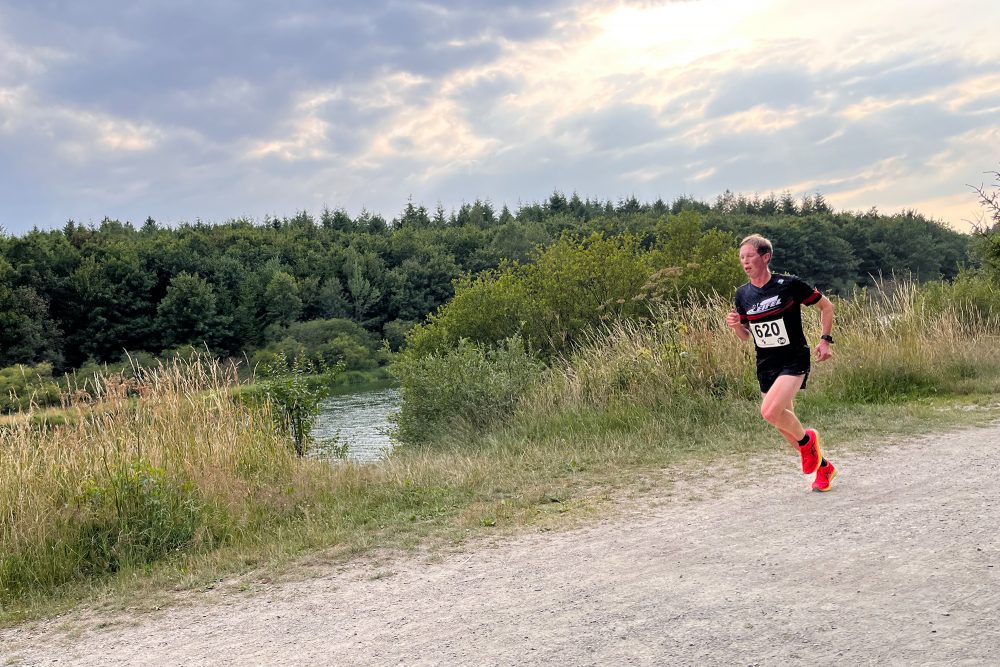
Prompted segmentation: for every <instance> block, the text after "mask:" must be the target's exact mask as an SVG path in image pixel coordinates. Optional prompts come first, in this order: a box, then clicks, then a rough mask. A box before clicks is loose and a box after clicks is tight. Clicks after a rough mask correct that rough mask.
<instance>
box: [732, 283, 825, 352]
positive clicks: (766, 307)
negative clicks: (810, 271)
mask: <svg viewBox="0 0 1000 667" xmlns="http://www.w3.org/2000/svg"><path fill="white" fill-rule="evenodd" d="M821 298H823V295H822V294H820V293H819V290H817V289H815V288H814V287H811V286H810V285H808V284H806V283H805V282H803V281H802V280H801V279H800V278H799V277H798V276H790V275H785V274H782V273H773V274H771V279H770V280H769V281H768V282H767V284H766V285H764V286H763V287H754V286H753V285H752V284H751V283H747V284H745V285H742V286H740V287H739V288H737V290H736V312H738V313H739V314H740V322H741V323H742V324H743V325H744V326H745V327H746V328H747V329H749V330H750V335H751V336H752V337H753V342H754V346H756V348H757V361H758V362H761V361H764V360H770V359H775V360H777V359H781V358H783V357H786V356H791V355H795V354H798V353H800V352H801V351H802V348H805V349H806V352H807V353H808V350H809V344H808V343H807V342H806V336H805V334H804V333H803V332H802V310H801V308H800V306H811V305H813V304H814V303H816V302H817V301H819V300H820V299H821Z"/></svg>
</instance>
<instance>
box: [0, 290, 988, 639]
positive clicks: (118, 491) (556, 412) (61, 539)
mask: <svg viewBox="0 0 1000 667" xmlns="http://www.w3.org/2000/svg"><path fill="white" fill-rule="evenodd" d="M841 306H842V307H841V308H840V309H839V310H838V313H839V317H838V327H839V328H838V336H837V338H838V343H837V347H836V348H835V350H836V355H837V357H836V359H835V360H834V361H833V362H828V363H826V364H820V365H817V366H816V368H815V372H814V374H813V376H812V377H811V379H810V387H809V389H808V390H806V391H805V392H804V393H803V394H802V395H801V397H800V399H799V400H798V402H797V406H796V407H797V412H798V413H799V415H800V417H801V418H802V419H803V421H805V422H806V423H808V424H810V425H814V426H816V427H818V428H820V429H821V430H822V431H823V434H824V441H825V443H826V447H827V449H828V451H829V453H830V454H831V455H832V456H836V455H837V454H838V453H840V452H844V451H847V450H848V449H858V448H867V447H873V446H878V445H880V444H881V443H884V442H886V441H890V440H897V439H899V438H902V437H906V436H908V435H911V434H914V433H920V432H925V431H932V430H938V429H946V428H952V427H957V426H968V425H977V424H984V423H989V422H992V421H994V420H996V419H997V417H998V416H1000V399H998V396H1000V367H998V365H997V364H996V363H995V362H994V361H992V359H991V357H992V351H993V350H995V349H997V342H996V341H997V339H996V332H997V330H998V329H1000V328H998V327H997V326H996V323H995V322H992V321H973V322H971V323H969V322H962V321H960V320H959V319H958V318H956V317H955V314H954V313H953V312H950V311H948V310H947V309H945V310H943V311H940V312H937V313H936V314H935V313H928V312H927V311H926V310H922V309H921V308H919V307H918V306H920V303H919V301H918V300H917V298H916V296H914V295H912V294H911V295H908V296H905V298H900V299H899V300H897V301H896V302H894V303H891V304H890V306H891V309H892V313H891V314H892V315H893V317H892V318H886V317H884V316H885V315H886V314H887V313H886V312H884V310H878V309H877V308H876V307H875V306H872V305H870V304H869V306H868V309H867V311H866V310H865V309H862V308H861V307H860V306H854V305H852V304H841ZM725 308H726V305H725V304H721V303H717V304H709V305H708V306H705V307H704V308H701V309H696V308H693V309H691V310H690V311H688V312H685V313H683V314H682V317H683V319H682V320H677V319H671V318H669V317H666V316H664V317H661V318H660V319H659V320H657V321H655V322H652V323H649V324H647V325H639V324H624V323H621V324H618V325H615V326H613V327H611V328H610V329H609V330H608V331H606V332H603V333H602V334H595V336H594V337H593V339H592V340H591V341H589V343H588V344H587V345H586V346H584V347H582V348H580V349H578V350H576V351H575V352H574V353H572V354H571V355H569V356H568V357H567V358H565V359H562V360H560V361H558V362H557V363H555V364H554V365H552V366H551V367H550V368H549V369H547V370H545V371H543V372H541V373H540V374H539V375H538V376H537V378H536V381H535V382H534V384H533V385H532V387H531V388H530V390H528V391H527V393H525V394H524V395H523V397H522V399H521V400H520V401H518V402H517V403H516V404H515V405H514V406H513V408H512V409H511V408H507V407H505V408H504V410H507V411H506V412H503V413H502V414H500V413H498V415H499V416H498V417H497V418H496V419H495V420H493V421H492V422H490V423H489V424H488V425H486V426H485V427H484V426H482V425H475V426H473V425H470V423H469V422H468V421H463V420H459V421H455V422H452V423H451V424H450V425H449V426H448V428H446V429H445V430H444V431H443V432H442V433H441V435H440V437H439V438H437V439H436V440H435V441H434V442H433V443H430V444H428V445H426V446H404V447H401V448H399V449H398V450H397V451H396V452H395V453H394V455H393V456H392V457H390V458H389V459H387V460H385V461H382V462H379V463H376V464H370V465H356V464H351V463H345V464H337V465H329V464H326V463H323V462H321V461H316V460H311V459H298V458H296V457H294V455H293V454H292V453H291V450H290V447H289V443H287V442H285V441H284V440H283V439H282V438H281V437H280V436H279V435H278V434H276V433H275V432H274V429H273V426H272V422H271V420H270V419H269V416H268V415H267V414H266V411H267V405H266V403H264V404H261V405H257V404H255V405H253V406H252V407H248V406H247V405H246V404H244V403H242V402H239V401H233V400H232V399H231V398H230V396H231V393H230V391H229V389H230V388H231V384H232V383H233V382H236V380H235V379H234V378H232V377H223V376H221V375H220V372H219V370H218V369H215V368H211V367H204V366H199V367H197V368H182V367H173V368H170V369H162V370H161V371H159V374H158V375H157V374H155V373H154V374H152V375H150V376H148V377H145V378H139V379H138V380H128V381H126V380H123V379H122V378H109V379H107V381H106V383H105V384H104V385H103V389H102V392H98V393H99V395H97V396H95V397H94V400H95V401H96V402H98V404H99V405H100V409H99V410H94V409H92V408H91V406H88V405H77V406H74V405H71V406H69V407H68V408H67V409H66V414H65V415H64V417H65V421H66V423H65V425H63V426H59V427H54V428H45V429H39V428H35V427H33V426H32V423H31V420H30V419H27V420H22V421H19V422H15V423H12V424H8V425H7V427H6V428H5V429H0V439H2V440H0V521H2V524H0V624H10V623H14V622H17V621H19V620H24V619H28V618H38V617H44V616H50V615H52V614H55V613H57V612H59V611H62V610H65V609H67V608H70V607H73V606H75V605H79V604H81V603H87V604H91V605H96V606H99V607H102V608H110V609H114V608H123V607H128V608H153V607H158V606H162V605H164V604H171V603H176V602H177V601H178V600H179V599H183V598H184V597H185V596H186V595H189V594H190V593H191V592H202V593H206V594H214V593H215V592H218V591H224V592H231V591H232V592H237V591H246V590H253V589H255V588H256V587H258V586H261V585H267V582H272V581H274V580H276V579H279V578H281V577H294V576H305V575H307V574H308V573H309V572H311V571H312V569H313V568H314V567H316V568H327V567H328V566H329V564H330V563H339V562H344V561H346V560H349V559H351V558H356V557H358V556H359V555H368V556H376V557H377V556H378V554H381V553H384V552H385V550H390V551H391V550H396V549H411V548H415V547H421V548H422V549H429V550H431V551H433V550H435V549H448V548H450V547H451V546H452V545H454V544H461V543H463V542H464V541H466V540H468V539H470V538H475V537H480V536H484V535H491V534H504V533H507V532H508V531H517V530H524V529H526V528H532V529H549V528H555V527H562V526H568V525H573V524H575V523H576V522H578V521H580V520H587V519H590V518H594V517H604V516H608V515H609V514H613V513H614V512H615V511H616V508H617V507H619V505H618V502H617V501H618V500H620V499H622V498H623V497H632V496H634V495H636V494H641V493H654V494H655V493H660V492H663V491H665V490H667V489H668V487H669V485H670V483H671V480H672V479H674V478H676V477H677V476H678V475H683V474H688V473H689V472H690V471H691V470H697V469H698V467H699V466H704V465H707V464H710V463H712V462H716V461H720V460H725V461H726V462H727V465H731V464H732V462H734V461H735V462H739V461H740V460H744V459H745V460H750V459H752V458H754V457H757V456H760V455H762V454H764V453H773V452H781V451H784V449H785V448H786V445H785V444H784V441H783V440H782V439H781V438H780V436H778V435H777V434H776V433H775V432H774V431H773V429H771V428H770V427H768V426H767V425H766V424H765V423H764V422H763V420H762V419H761V418H760V417H759V413H758V402H759V398H758V397H757V395H756V391H755V389H754V387H753V384H752V374H751V373H752V370H749V369H751V367H750V366H749V364H750V363H751V360H750V358H749V356H748V351H747V348H746V346H741V345H740V344H739V343H738V341H736V340H735V338H734V337H732V336H731V334H729V332H728V331H726V330H725V328H724V325H722V324H721V322H722V317H723V315H724V312H725ZM878 308H882V309H886V308H889V306H886V305H884V304H883V305H882V306H878ZM887 322H888V323H889V324H888V325H887V324H886V323H887ZM914 324H919V326H914ZM915 332H916V333H915ZM813 334H815V332H813ZM473 361H474V363H475V364H477V366H476V367H477V368H478V367H479V366H478V364H481V363H482V359H479V358H477V359H474V360H473ZM198 363H202V362H198ZM462 377H464V376H462ZM447 380H448V378H447V377H446V376H445V375H442V381H447ZM129 383H132V384H129ZM453 395H454V396H455V397H456V398H455V399H454V400H461V396H460V395H459V393H458V392H453ZM474 398H475V400H476V401H481V400H482V395H481V393H475V394H474ZM504 405H507V404H506V403H505V404H504ZM788 455H789V461H790V464H791V463H792V462H793V459H792V458H791V457H792V456H794V453H793V452H790V451H789V452H788Z"/></svg>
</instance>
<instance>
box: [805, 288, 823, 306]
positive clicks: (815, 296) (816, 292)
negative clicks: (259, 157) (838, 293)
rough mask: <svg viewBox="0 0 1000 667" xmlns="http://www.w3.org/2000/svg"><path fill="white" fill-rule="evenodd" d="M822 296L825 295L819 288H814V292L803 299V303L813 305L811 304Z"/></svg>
mask: <svg viewBox="0 0 1000 667" xmlns="http://www.w3.org/2000/svg"><path fill="white" fill-rule="evenodd" d="M822 298H823V295H822V294H820V293H819V290H818V289H814V290H813V293H812V294H810V295H809V296H807V297H806V298H805V299H804V300H803V301H802V305H804V306H811V305H813V304H814V303H816V302H817V301H819V300H820V299H822Z"/></svg>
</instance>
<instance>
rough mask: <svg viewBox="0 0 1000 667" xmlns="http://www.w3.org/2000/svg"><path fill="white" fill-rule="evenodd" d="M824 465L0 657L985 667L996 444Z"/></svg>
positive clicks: (992, 649)
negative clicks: (819, 476) (825, 476)
mask: <svg viewBox="0 0 1000 667" xmlns="http://www.w3.org/2000/svg"><path fill="white" fill-rule="evenodd" d="M835 461H836V462H837V463H838V465H839V467H840V468H841V470H842V473H841V475H840V476H839V477H838V478H837V481H836V483H835V487H834V490H833V491H831V492H830V493H827V494H819V493H810V492H809V491H808V488H809V482H808V481H806V478H804V477H803V476H802V475H801V474H798V473H797V471H796V470H795V469H794V467H793V460H792V459H791V458H790V457H785V458H782V459H781V461H780V463H781V465H780V466H776V465H775V462H776V458H769V459H766V460H762V461H761V462H760V463H759V464H757V463H756V462H754V463H753V465H752V469H750V470H744V471H742V472H741V471H740V470H738V469H737V470H735V471H734V473H733V477H734V478H735V479H737V480H739V484H738V485H728V486H720V485H719V484H717V483H716V484H715V485H714V486H713V485H712V484H711V483H707V484H706V483H703V482H685V483H683V484H681V483H678V484H677V485H675V486H674V487H673V489H674V491H673V493H672V494H671V495H669V496H667V497H660V498H658V499H648V498H647V499H646V500H644V501H642V502H641V505H637V506H635V507H630V508H629V509H627V510H626V511H625V512H624V513H623V514H622V515H620V516H618V517H617V518H615V519H614V520H609V521H605V522H602V523H598V524H592V525H589V526H587V527H585V528H578V529H574V530H569V531H563V532H550V533H532V534H526V535H520V536H515V537H511V538H509V539H504V540H501V541H500V542H499V543H498V544H495V545H484V544H482V543H478V544H477V545H474V546H473V547H470V548H469V549H468V550H466V551H465V552H464V553H454V554H450V555H448V556H446V557H445V558H444V559H443V560H440V561H438V562H433V563H428V562H426V561H425V560H423V559H421V558H420V557H419V556H404V557H399V558H398V559H397V560H396V561H395V562H393V563H391V564H390V565H389V566H388V569H389V571H390V572H388V573H386V572H382V573H381V574H379V573H378V572H377V571H376V570H373V569H372V568H370V567H368V568H366V567H365V566H364V565H363V564H358V565H354V566H351V567H348V568H346V569H341V570H339V571H337V572H335V573H331V574H330V575H329V576H326V577H322V578H318V579H311V580H308V581H301V582H296V583H291V584H284V585H280V586H275V587H274V588H273V589H272V590H270V591H267V592H264V593H259V594H256V595H252V596H247V595H236V596H235V597H231V598H229V599H228V600H227V601H226V602H225V603H222V604H219V603H215V604H212V605H205V604H203V603H198V604H194V605H192V606H183V607H173V608H171V609H168V610H166V611H162V612H156V613H152V614H149V615H145V616H138V617H137V618H134V619H128V618H117V619H110V620H111V621H112V624H111V626H110V627H103V628H100V627H98V624H97V623H96V622H95V620H105V621H107V620H108V619H95V618H94V613H93V612H78V613H76V614H71V615H69V616H68V617H63V618H60V619H55V620H52V621H46V622H43V623H40V624H36V625H33V626H24V627H20V628H11V629H8V630H4V631H0V647H2V653H3V655H4V657H5V658H6V664H18V665H20V664H23V665H52V664H73V665H109V664H129V665H165V664H170V665H248V664H268V665H542V664H545V665H552V664H554V665H624V664H634V665H664V664H694V665H704V664H723V663H725V664H742V665H752V664H769V665H770V664H789V663H792V664H805V663H819V664H831V663H837V664H871V663H877V664H899V665H914V664H942V663H947V664H952V663H955V664H998V662H1000V657H998V656H1000V537H998V536H1000V501H998V494H997V490H998V484H997V481H998V462H1000V426H997V427H989V428H980V429H970V430H964V431H960V432H955V433H950V434H945V435H936V436H933V437H925V438H915V439H912V440H910V442H908V443H906V444H901V445H893V446H887V447H883V448H880V449H878V450H877V451H874V452H871V453H855V454H848V455H841V456H840V457H838V458H837V459H835ZM730 474H731V473H730V472H729V471H727V470H715V471H711V473H710V475H711V476H713V478H714V479H719V478H720V477H726V476H729V475H730ZM696 496H698V497H696ZM0 664H5V661H4V660H0Z"/></svg>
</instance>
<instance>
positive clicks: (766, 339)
mask: <svg viewBox="0 0 1000 667" xmlns="http://www.w3.org/2000/svg"><path fill="white" fill-rule="evenodd" d="M750 333H752V334H753V339H754V341H755V342H756V343H757V347H781V346H782V345H788V344H789V343H790V342H791V341H790V340H789V338H788V331H787V330H786V329H785V321H784V320H782V319H777V320H771V321H770V322H753V323H751V324H750Z"/></svg>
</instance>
